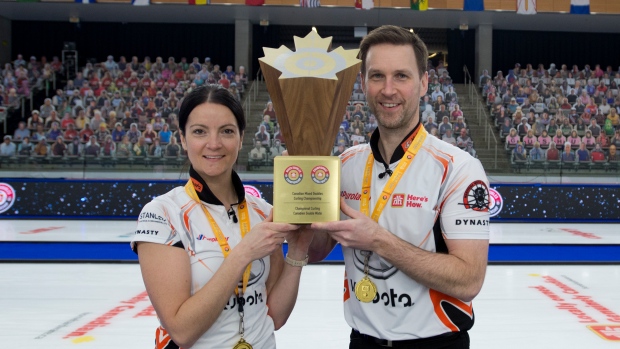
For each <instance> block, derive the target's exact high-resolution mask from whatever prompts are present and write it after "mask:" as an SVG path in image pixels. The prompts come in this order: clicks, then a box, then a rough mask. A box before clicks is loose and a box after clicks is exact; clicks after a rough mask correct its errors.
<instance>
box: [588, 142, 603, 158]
mask: <svg viewBox="0 0 620 349" xmlns="http://www.w3.org/2000/svg"><path fill="white" fill-rule="evenodd" d="M590 156H591V158H592V161H593V162H601V161H605V152H604V151H603V148H601V145H600V144H599V143H596V144H595V145H594V149H592V152H591V153H590Z"/></svg>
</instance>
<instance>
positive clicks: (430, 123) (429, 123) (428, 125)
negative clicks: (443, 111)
mask: <svg viewBox="0 0 620 349" xmlns="http://www.w3.org/2000/svg"><path fill="white" fill-rule="evenodd" d="M424 128H425V129H426V132H428V133H431V130H432V129H434V128H437V124H436V123H435V117H434V116H428V117H427V118H426V122H425V123H424Z"/></svg>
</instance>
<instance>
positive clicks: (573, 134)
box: [566, 130, 582, 149]
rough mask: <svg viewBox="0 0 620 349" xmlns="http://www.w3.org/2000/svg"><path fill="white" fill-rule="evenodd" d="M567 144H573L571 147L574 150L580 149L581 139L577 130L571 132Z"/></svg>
mask: <svg viewBox="0 0 620 349" xmlns="http://www.w3.org/2000/svg"><path fill="white" fill-rule="evenodd" d="M566 142H568V143H570V144H571V147H573V148H574V149H576V148H579V145H580V144H581V143H582V142H581V137H579V135H578V134H577V131H576V130H573V131H571V133H570V135H569V136H568V137H567V138H566Z"/></svg>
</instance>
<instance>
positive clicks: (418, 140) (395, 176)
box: [360, 127, 428, 222]
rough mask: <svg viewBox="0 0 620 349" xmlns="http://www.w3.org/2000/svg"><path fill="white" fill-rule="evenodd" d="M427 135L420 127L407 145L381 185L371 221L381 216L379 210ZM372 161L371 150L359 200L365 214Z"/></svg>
mask: <svg viewBox="0 0 620 349" xmlns="http://www.w3.org/2000/svg"><path fill="white" fill-rule="evenodd" d="M427 135H428V133H427V132H426V129H425V128H424V127H420V130H419V131H418V134H417V135H416V136H415V138H414V140H413V142H412V143H411V144H410V145H409V148H407V151H406V152H405V156H403V158H402V159H401V160H400V163H399V164H398V166H396V169H395V170H394V173H392V176H390V179H389V180H388V182H387V183H386V184H385V186H384V187H383V192H382V193H381V196H380V197H379V200H377V203H376V205H375V209H374V210H373V212H372V216H371V217H370V218H372V220H373V221H375V222H378V221H379V216H381V212H383V209H384V208H385V205H386V204H387V202H388V200H389V199H390V196H392V193H393V192H394V189H396V185H397V184H398V182H399V181H400V179H401V178H402V177H403V174H404V173H405V171H406V170H407V168H408V167H409V165H411V162H412V161H413V158H415V156H416V155H417V154H418V151H419V150H420V148H422V144H423V143H424V140H426V136H427ZM374 162H375V159H374V156H373V155H372V152H371V153H370V154H369V155H368V160H366V168H365V169H364V179H363V181H362V197H361V200H360V211H361V212H362V213H363V214H365V215H366V216H368V214H369V213H370V183H371V182H372V180H371V179H372V167H373V165H374Z"/></svg>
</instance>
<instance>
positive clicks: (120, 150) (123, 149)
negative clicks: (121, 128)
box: [116, 135, 133, 157]
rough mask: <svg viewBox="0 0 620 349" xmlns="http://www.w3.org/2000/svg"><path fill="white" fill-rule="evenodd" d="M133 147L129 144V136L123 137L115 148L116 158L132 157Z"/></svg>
mask: <svg viewBox="0 0 620 349" xmlns="http://www.w3.org/2000/svg"><path fill="white" fill-rule="evenodd" d="M132 148H133V145H132V144H131V143H130V142H129V136H127V135H124V136H123V139H122V141H121V142H120V143H119V144H118V146H117V147H116V157H129V156H132V155H133V153H132Z"/></svg>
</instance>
